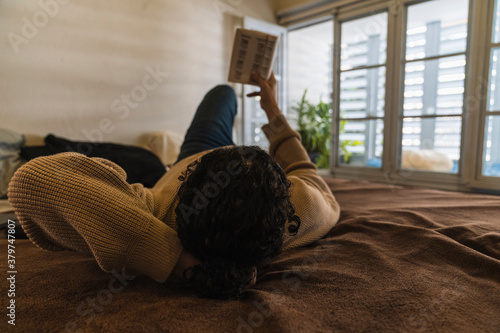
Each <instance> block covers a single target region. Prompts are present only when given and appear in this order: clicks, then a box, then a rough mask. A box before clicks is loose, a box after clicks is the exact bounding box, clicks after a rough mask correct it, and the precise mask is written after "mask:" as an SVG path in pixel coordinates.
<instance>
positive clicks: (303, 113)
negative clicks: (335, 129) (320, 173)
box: [292, 89, 332, 168]
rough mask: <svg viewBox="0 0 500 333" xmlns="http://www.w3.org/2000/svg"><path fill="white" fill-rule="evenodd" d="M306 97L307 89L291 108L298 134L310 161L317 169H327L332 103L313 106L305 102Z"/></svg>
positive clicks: (320, 103)
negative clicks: (295, 119)
mask: <svg viewBox="0 0 500 333" xmlns="http://www.w3.org/2000/svg"><path fill="white" fill-rule="evenodd" d="M306 95H307V89H306V90H305V91H304V94H303V95H302V98H301V100H300V101H299V102H298V103H297V105H295V106H293V107H292V110H294V111H295V112H296V115H297V125H298V127H299V129H298V132H299V134H300V136H301V137H302V145H303V146H304V148H305V149H306V150H307V152H308V153H309V156H310V158H311V160H312V161H313V162H315V163H316V165H317V166H318V167H319V168H328V167H329V165H330V136H331V134H330V133H331V118H332V103H325V102H323V101H321V102H319V103H318V104H313V103H311V102H309V101H308V100H307V98H306Z"/></svg>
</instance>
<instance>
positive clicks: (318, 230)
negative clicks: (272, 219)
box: [247, 74, 340, 249]
mask: <svg viewBox="0 0 500 333" xmlns="http://www.w3.org/2000/svg"><path fill="white" fill-rule="evenodd" d="M252 78H253V79H254V80H255V81H257V82H258V83H259V86H260V88H261V90H260V91H259V92H255V93H251V94H248V95H247V96H248V97H252V96H260V97H261V100H260V104H261V107H262V109H263V110H264V111H265V113H266V115H267V117H268V119H269V123H268V124H267V125H264V126H263V130H264V133H265V134H266V136H267V138H268V139H269V143H270V146H269V153H270V154H271V156H273V157H274V158H275V159H276V161H277V162H278V163H279V164H280V166H281V167H282V168H283V170H284V171H285V173H286V175H287V178H288V179H289V180H290V181H291V182H292V188H291V200H292V203H293V204H294V206H295V210H296V211H295V213H296V215H297V216H298V217H299V218H300V219H301V222H302V223H301V226H300V229H299V232H298V234H297V235H296V236H294V237H285V249H287V248H291V247H297V246H302V245H306V244H309V243H311V242H313V241H315V240H317V239H319V238H321V237H323V236H325V235H326V233H328V231H330V230H331V228H332V227H333V226H334V225H335V224H336V223H337V221H338V219H339V215H340V208H339V205H338V203H337V201H336V200H335V198H334V196H333V194H332V192H331V191H330V188H329V187H328V185H327V184H326V183H325V181H324V180H323V179H322V178H321V177H320V176H319V175H318V172H317V168H316V165H314V164H313V163H312V162H311V161H310V159H309V156H308V154H307V152H306V150H305V149H304V147H303V146H302V144H301V142H300V135H299V133H298V132H296V131H294V130H293V129H292V128H291V127H290V125H289V124H288V122H287V120H286V119H285V117H284V115H283V114H282V112H281V110H280V109H279V107H278V102H277V90H276V79H275V77H274V74H271V77H270V78H269V80H268V81H264V80H263V79H262V78H261V77H260V76H259V75H257V74H254V75H253V76H252Z"/></svg>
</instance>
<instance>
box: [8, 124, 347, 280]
mask: <svg viewBox="0 0 500 333" xmlns="http://www.w3.org/2000/svg"><path fill="white" fill-rule="evenodd" d="M263 130H264V133H265V134H266V136H267V138H268V139H269V141H270V150H269V151H270V154H271V155H272V156H274V158H275V159H276V160H277V161H278V163H279V164H280V165H281V167H282V168H283V169H284V170H285V172H286V174H287V177H288V179H289V180H290V181H291V182H292V188H291V200H292V203H293V204H294V205H295V209H296V215H297V216H299V217H300V219H301V221H302V224H301V226H300V229H299V232H298V234H297V235H296V236H289V235H287V234H286V233H285V241H284V250H286V249H289V248H293V247H298V246H302V245H306V244H310V243H311V242H313V241H315V240H317V239H319V238H321V237H323V236H324V235H325V234H326V233H327V232H328V231H329V230H330V229H331V228H332V227H333V226H334V225H335V224H336V223H337V221H338V218H339V206H338V204H337V202H336V200H335V198H334V197H333V195H332V193H331V191H330V189H329V188H328V186H327V185H326V183H325V182H324V181H323V179H322V178H321V177H320V176H319V175H318V174H317V169H316V166H315V165H314V164H312V163H311V162H310V161H309V157H308V155H307V153H306V152H305V150H304V148H303V147H302V145H301V143H300V136H299V134H298V133H297V132H296V131H294V130H293V129H291V128H290V126H289V125H288V123H287V121H286V119H285V118H284V117H283V116H280V117H277V118H275V119H274V120H273V121H272V122H271V124H268V125H265V126H263ZM206 153H207V152H202V153H199V154H196V155H194V156H191V157H188V158H185V159H183V160H182V161H180V162H179V163H177V164H176V165H174V166H173V167H172V168H171V169H170V170H169V171H168V172H167V173H166V174H165V175H164V176H163V177H162V178H161V179H160V180H159V181H158V183H157V184H156V185H155V186H154V188H152V189H148V188H144V187H143V186H142V185H141V184H128V183H127V182H126V178H127V177H126V174H125V172H124V171H123V169H122V168H120V167H119V166H118V165H116V164H114V163H113V162H111V161H108V160H106V159H102V158H89V157H86V156H84V155H81V154H78V153H61V154H57V155H52V156H46V157H39V158H36V159H34V160H31V161H30V162H28V163H26V164H25V165H23V166H22V167H21V168H20V169H19V170H18V171H17V172H16V174H15V175H14V177H13V178H12V180H11V182H10V184H9V192H8V197H9V201H10V203H11V204H12V206H13V207H14V210H15V212H16V214H17V216H18V218H19V220H20V222H21V225H22V227H23V229H24V231H25V232H26V234H27V235H28V237H29V238H30V239H31V241H32V242H33V243H35V244H36V245H37V246H38V247H40V248H42V249H44V250H50V251H60V250H72V251H77V252H79V253H82V254H84V255H89V256H93V257H94V258H95V259H96V260H97V263H98V264H99V266H100V267H101V269H103V270H104V271H106V272H110V271H111V270H113V269H116V270H121V269H122V268H124V267H125V268H127V269H128V270H130V271H133V272H136V273H139V274H144V275H147V276H149V277H151V278H152V279H154V280H155V281H158V282H164V281H165V280H167V278H168V277H169V275H170V273H171V272H172V270H173V268H174V267H175V265H176V263H177V261H178V259H179V256H180V253H181V251H182V246H181V243H180V241H179V239H178V237H177V232H176V230H177V225H176V218H175V217H176V216H175V212H174V210H175V207H176V203H177V202H178V199H177V191H178V188H179V186H180V181H179V180H178V177H179V175H180V174H181V172H182V171H183V170H184V169H185V168H186V166H187V165H188V164H189V163H191V162H193V161H194V160H196V159H199V158H200V157H201V156H203V155H204V154H206Z"/></svg>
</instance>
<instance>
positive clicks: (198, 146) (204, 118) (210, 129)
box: [175, 85, 236, 163]
mask: <svg viewBox="0 0 500 333" xmlns="http://www.w3.org/2000/svg"><path fill="white" fill-rule="evenodd" d="M235 116H236V95H235V93H234V90H233V88H231V87H230V86H228V85H219V86H216V87H215V88H213V89H212V90H210V91H209V92H208V93H207V94H206V95H205V97H204V98H203V101H202V102H201V103H200V105H199V106H198V109H197V110H196V114H195V115H194V118H193V121H192V122H191V125H190V126H189V129H188V131H187V133H186V136H185V137H184V142H183V144H182V146H181V152H180V154H179V157H178V158H177V161H176V162H175V163H177V162H179V161H180V160H182V159H184V158H186V157H189V156H191V155H194V154H197V153H200V152H202V151H205V150H210V149H214V148H218V147H222V146H229V145H234V142H233V123H234V117H235Z"/></svg>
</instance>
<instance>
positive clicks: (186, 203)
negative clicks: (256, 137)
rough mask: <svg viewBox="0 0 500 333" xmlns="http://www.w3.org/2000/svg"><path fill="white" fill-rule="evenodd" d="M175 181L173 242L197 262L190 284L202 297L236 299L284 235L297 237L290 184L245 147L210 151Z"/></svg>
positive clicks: (275, 251) (255, 149) (275, 166)
mask: <svg viewBox="0 0 500 333" xmlns="http://www.w3.org/2000/svg"><path fill="white" fill-rule="evenodd" d="M179 179H180V180H182V181H183V183H182V185H181V187H180V189H179V193H178V197H179V204H178V205H177V208H176V214H177V223H178V227H179V229H178V235H179V239H180V241H181V243H182V246H183V247H184V249H185V250H186V251H188V252H190V253H191V254H192V255H194V256H195V257H197V258H198V259H199V260H200V261H201V262H202V264H201V265H197V266H195V267H194V268H193V269H192V270H191V272H190V273H191V274H190V279H189V281H190V283H191V284H192V285H193V286H194V287H195V289H196V290H197V292H198V295H200V296H202V297H215V298H228V297H234V296H238V295H239V294H240V293H241V291H242V288H243V287H244V286H245V285H246V284H247V283H248V282H249V281H250V280H251V279H252V277H253V274H254V272H255V269H256V268H259V267H261V266H262V265H263V264H266V263H268V262H269V261H270V260H271V259H272V258H274V257H275V256H276V255H277V254H279V253H280V252H281V249H282V246H283V234H284V231H285V229H287V231H288V232H290V233H291V234H295V233H296V232H297V231H298V228H299V226H300V220H299V218H298V217H297V216H296V215H295V214H294V213H295V208H294V206H293V205H292V203H291V202H290V192H289V188H290V182H289V181H288V180H287V178H286V176H285V173H284V171H283V169H281V167H280V166H279V165H278V164H277V163H276V162H275V161H274V160H273V159H272V157H271V156H269V154H267V153H266V152H265V151H263V150H262V149H260V148H258V147H245V146H234V147H225V148H220V149H216V150H214V151H212V152H210V153H208V154H206V155H204V156H203V157H202V158H201V159H200V160H198V161H195V162H193V163H191V164H190V165H189V166H188V167H187V169H186V171H185V173H184V174H183V175H182V176H181V177H180V178H179ZM287 222H290V224H288V225H287Z"/></svg>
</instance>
